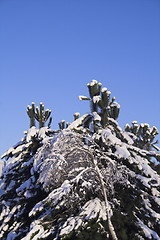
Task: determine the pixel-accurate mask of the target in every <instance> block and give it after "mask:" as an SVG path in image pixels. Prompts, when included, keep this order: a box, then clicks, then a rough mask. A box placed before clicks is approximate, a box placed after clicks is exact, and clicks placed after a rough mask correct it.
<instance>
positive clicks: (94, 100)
mask: <svg viewBox="0 0 160 240" xmlns="http://www.w3.org/2000/svg"><path fill="white" fill-rule="evenodd" d="M99 101H101V96H100V95H98V96H94V97H93V102H94V103H98V102H99Z"/></svg>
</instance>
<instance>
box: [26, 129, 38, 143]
mask: <svg viewBox="0 0 160 240" xmlns="http://www.w3.org/2000/svg"><path fill="white" fill-rule="evenodd" d="M37 133H38V129H36V127H35V126H33V127H31V128H30V129H29V130H28V132H27V136H26V141H27V142H30V141H31V140H32V137H36V135H37Z"/></svg>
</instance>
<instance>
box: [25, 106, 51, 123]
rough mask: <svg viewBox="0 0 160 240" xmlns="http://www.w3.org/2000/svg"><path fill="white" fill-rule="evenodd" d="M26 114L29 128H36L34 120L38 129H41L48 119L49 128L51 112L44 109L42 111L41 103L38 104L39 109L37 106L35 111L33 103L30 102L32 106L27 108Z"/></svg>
mask: <svg viewBox="0 0 160 240" xmlns="http://www.w3.org/2000/svg"><path fill="white" fill-rule="evenodd" d="M27 114H28V116H29V118H30V128H31V127H33V126H36V124H35V120H37V121H38V122H39V128H42V127H44V126H45V123H46V121H47V120H48V119H49V122H48V128H50V126H51V122H52V117H50V115H51V110H49V109H46V110H45V111H44V105H43V103H40V109H39V107H38V106H37V107H36V109H35V103H34V102H32V106H29V105H28V106H27ZM49 117H50V118H49Z"/></svg>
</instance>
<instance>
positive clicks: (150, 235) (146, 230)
mask: <svg viewBox="0 0 160 240" xmlns="http://www.w3.org/2000/svg"><path fill="white" fill-rule="evenodd" d="M138 220H139V221H138V223H137V225H138V226H140V227H141V229H142V230H143V232H144V234H145V236H146V237H147V238H149V239H153V238H154V239H156V240H159V236H158V234H157V233H156V232H155V231H153V230H152V229H150V228H149V227H147V226H146V225H145V224H144V223H143V222H142V221H141V220H140V219H138Z"/></svg>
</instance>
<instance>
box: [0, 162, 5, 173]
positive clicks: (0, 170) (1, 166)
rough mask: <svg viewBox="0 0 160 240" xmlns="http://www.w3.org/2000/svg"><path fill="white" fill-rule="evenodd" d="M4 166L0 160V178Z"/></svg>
mask: <svg viewBox="0 0 160 240" xmlns="http://www.w3.org/2000/svg"><path fill="white" fill-rule="evenodd" d="M4 165H5V163H4V161H3V160H0V176H1V174H2V169H3V167H4Z"/></svg>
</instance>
